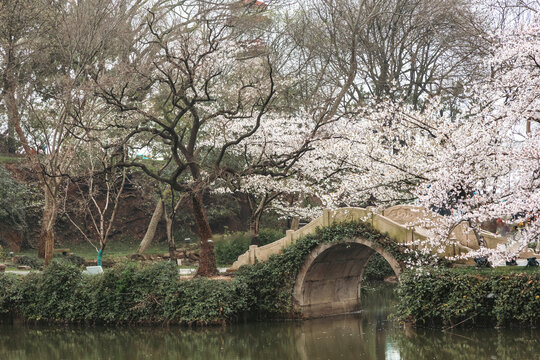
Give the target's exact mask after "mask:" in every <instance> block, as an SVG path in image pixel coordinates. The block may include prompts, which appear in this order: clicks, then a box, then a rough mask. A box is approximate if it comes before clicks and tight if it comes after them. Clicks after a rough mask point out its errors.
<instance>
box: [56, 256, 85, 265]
mask: <svg viewBox="0 0 540 360" xmlns="http://www.w3.org/2000/svg"><path fill="white" fill-rule="evenodd" d="M53 260H54V261H65V262H67V263H70V264H73V265H75V266H76V267H78V268H81V267H83V266H84V264H85V260H84V258H82V257H80V256H77V255H75V254H69V255H62V254H55V255H54V256H53Z"/></svg>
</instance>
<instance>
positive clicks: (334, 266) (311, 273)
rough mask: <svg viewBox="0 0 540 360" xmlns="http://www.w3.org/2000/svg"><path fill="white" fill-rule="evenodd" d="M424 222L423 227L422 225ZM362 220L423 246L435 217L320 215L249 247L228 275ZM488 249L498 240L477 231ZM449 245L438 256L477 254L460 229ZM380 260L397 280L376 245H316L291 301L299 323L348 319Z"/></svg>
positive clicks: (409, 211) (403, 208)
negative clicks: (370, 267) (367, 274)
mask: <svg viewBox="0 0 540 360" xmlns="http://www.w3.org/2000/svg"><path fill="white" fill-rule="evenodd" d="M426 219H429V220H430V221H429V224H430V225H426V221H425V220H426ZM352 220H362V221H366V222H370V223H371V225H372V226H373V227H374V228H375V229H376V230H378V231H380V232H381V233H388V235H389V236H390V237H391V238H392V239H394V240H395V241H396V242H398V243H409V242H412V241H414V240H425V239H427V237H428V233H429V230H430V229H429V226H436V224H437V222H438V221H440V220H441V219H440V215H438V214H435V213H433V212H431V211H428V210H425V209H424V208H421V207H415V206H408V205H399V206H394V207H391V208H388V209H386V210H384V211H382V213H375V212H373V211H372V210H370V209H363V208H341V209H337V210H328V209H325V210H324V211H323V215H322V216H320V217H319V218H317V219H315V220H313V221H312V222H310V223H309V224H307V225H306V226H304V227H302V228H301V229H299V230H296V231H294V230H287V232H286V235H285V237H284V238H282V239H279V240H277V241H275V242H273V243H270V244H267V245H264V246H261V247H258V246H256V245H252V246H250V247H249V250H248V251H246V252H245V253H244V254H242V255H240V256H239V257H238V260H237V261H236V262H235V263H234V264H233V265H232V267H231V268H230V270H232V271H234V270H237V269H238V268H239V267H240V266H242V265H250V264H254V263H255V262H256V261H266V260H267V259H268V258H269V257H270V256H271V255H274V254H279V253H280V252H281V251H283V249H285V248H286V247H288V246H290V245H291V244H293V243H295V242H296V240H298V239H299V238H301V237H304V236H306V235H308V234H311V233H314V232H315V230H316V229H317V227H325V226H330V225H332V224H334V223H339V222H345V221H352ZM482 235H483V236H484V239H485V240H486V242H487V244H488V247H490V248H494V247H496V246H497V244H500V243H503V242H504V241H505V239H504V238H501V237H498V236H496V235H494V234H492V233H489V232H486V231H482ZM451 236H452V237H453V238H454V239H455V240H456V241H454V243H455V245H452V246H449V247H447V248H446V249H445V252H444V255H447V256H448V255H458V254H461V253H464V252H468V251H471V250H473V249H478V245H477V243H478V242H477V239H476V237H475V235H474V233H473V232H472V231H471V230H470V229H469V228H468V227H467V225H466V224H462V225H460V226H458V227H457V228H456V229H455V230H454V231H453V233H452V235H451ZM375 253H379V254H381V255H382V256H383V257H384V258H385V259H386V261H388V263H389V264H390V266H391V267H392V269H393V270H394V272H395V273H396V275H397V276H398V278H399V275H400V274H401V272H402V268H401V267H400V264H399V262H398V261H397V260H396V259H395V258H394V256H393V255H392V254H391V253H390V252H388V251H386V250H385V249H384V248H383V247H382V246H381V245H379V244H377V243H374V242H372V241H369V240H367V239H364V238H361V237H358V238H353V239H348V240H347V241H344V242H338V243H323V244H319V245H318V246H317V247H316V248H315V249H314V250H313V251H312V252H311V254H310V255H308V256H307V258H306V259H305V261H304V264H303V266H302V268H301V270H300V271H299V273H298V276H297V279H296V283H295V287H294V294H293V296H294V299H295V302H296V305H297V306H298V307H299V308H300V310H301V311H302V314H303V316H304V317H314V316H321V315H332V314H340V313H348V312H353V311H357V310H359V309H360V289H361V282H362V277H363V273H364V269H365V267H366V265H367V263H368V261H369V259H370V257H371V256H372V255H373V254H375Z"/></svg>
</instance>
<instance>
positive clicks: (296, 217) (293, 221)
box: [291, 216, 300, 231]
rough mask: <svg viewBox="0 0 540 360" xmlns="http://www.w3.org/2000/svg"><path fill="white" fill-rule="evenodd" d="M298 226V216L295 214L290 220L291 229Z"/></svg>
mask: <svg viewBox="0 0 540 360" xmlns="http://www.w3.org/2000/svg"><path fill="white" fill-rule="evenodd" d="M299 227H300V218H299V217H298V216H295V217H293V218H292V220H291V230H295V231H296V230H298V228H299Z"/></svg>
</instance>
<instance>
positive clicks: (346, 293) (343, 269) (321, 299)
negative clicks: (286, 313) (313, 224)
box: [293, 238, 401, 318]
mask: <svg viewBox="0 0 540 360" xmlns="http://www.w3.org/2000/svg"><path fill="white" fill-rule="evenodd" d="M375 253H379V254H381V255H382V256H383V257H384V258H385V260H386V261H387V262H388V263H389V264H390V266H391V267H392V270H394V273H395V274H396V276H397V277H398V278H399V275H400V273H401V266H400V264H399V262H398V261H397V260H396V259H395V258H394V257H393V256H392V254H390V253H389V252H388V251H386V250H385V249H384V248H383V247H382V246H380V245H378V244H375V243H372V242H371V241H368V240H365V239H363V238H356V239H352V240H348V241H346V242H339V243H330V244H320V245H319V246H317V247H316V248H315V249H314V250H313V251H312V252H311V254H310V255H308V256H307V258H306V260H305V262H304V264H303V266H302V268H301V269H300V271H299V273H298V276H297V278H296V283H295V287H294V294H293V296H294V299H295V302H296V304H297V306H298V307H299V308H300V310H301V311H302V315H303V316H304V317H306V318H309V317H317V316H327V315H336V314H345V313H350V312H354V311H358V310H360V309H361V301H360V299H361V287H362V278H363V275H364V270H365V268H366V265H367V263H368V261H369V259H370V258H371V256H372V255H374V254H375Z"/></svg>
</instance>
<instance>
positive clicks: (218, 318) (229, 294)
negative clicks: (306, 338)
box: [0, 262, 248, 325]
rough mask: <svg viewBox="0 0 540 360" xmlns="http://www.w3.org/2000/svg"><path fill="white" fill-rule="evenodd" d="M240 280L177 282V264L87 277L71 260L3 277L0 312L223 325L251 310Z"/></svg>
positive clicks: (121, 268) (125, 267)
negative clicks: (40, 271) (39, 271)
mask: <svg viewBox="0 0 540 360" xmlns="http://www.w3.org/2000/svg"><path fill="white" fill-rule="evenodd" d="M247 292H248V288H247V286H246V284H242V283H240V282H239V281H238V280H233V281H224V280H209V279H195V280H192V281H179V276H178V270H177V268H176V266H175V265H174V264H173V263H167V262H161V263H156V264H153V265H148V266H145V265H141V264H138V263H129V262H126V263H123V264H119V265H117V266H115V267H114V268H113V269H110V270H106V271H105V273H104V274H103V275H97V276H89V275H83V274H82V273H81V271H80V270H79V269H77V268H76V267H75V266H74V265H72V264H69V263H67V262H53V264H52V265H51V266H49V267H47V269H46V270H45V271H44V272H43V273H35V274H30V275H28V276H25V277H21V278H17V277H14V276H10V275H6V274H3V275H0V313H16V314H19V315H21V316H23V317H24V318H26V319H31V320H47V321H60V322H90V323H105V324H127V323H159V322H172V323H183V324H205V325H206V324H223V323H226V322H230V321H233V320H235V319H236V318H238V316H239V314H242V312H243V311H245V310H246V309H247V299H248V296H247Z"/></svg>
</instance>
